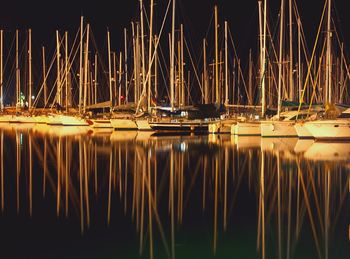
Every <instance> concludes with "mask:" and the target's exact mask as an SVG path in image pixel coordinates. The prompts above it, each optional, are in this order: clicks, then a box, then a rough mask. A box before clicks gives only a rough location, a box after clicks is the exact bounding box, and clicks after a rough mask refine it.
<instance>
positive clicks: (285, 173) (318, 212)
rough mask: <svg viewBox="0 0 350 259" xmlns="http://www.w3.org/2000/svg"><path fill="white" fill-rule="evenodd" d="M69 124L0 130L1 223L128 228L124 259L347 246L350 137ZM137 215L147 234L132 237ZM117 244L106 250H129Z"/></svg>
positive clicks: (336, 251)
mask: <svg viewBox="0 0 350 259" xmlns="http://www.w3.org/2000/svg"><path fill="white" fill-rule="evenodd" d="M62 129H63V128H62V127H57V128H56V127H48V126H40V125H39V126H31V127H27V128H25V127H23V128H17V127H15V126H13V125H9V124H5V125H1V128H0V138H1V143H0V144H1V145H0V155H1V165H0V181H1V182H0V187H1V211H2V216H1V217H0V222H1V221H2V220H5V219H6V217H8V218H10V219H11V222H16V220H18V217H19V216H23V214H24V215H27V216H28V217H26V216H25V218H26V219H27V220H30V218H32V219H35V218H36V217H38V216H39V215H38V214H40V213H42V211H43V210H50V211H54V214H47V215H48V216H47V217H49V218H50V221H51V222H55V221H53V219H54V218H55V217H57V219H56V222H57V224H62V222H61V221H62V218H64V219H65V220H66V221H68V220H70V219H76V220H77V221H78V222H79V224H80V227H78V226H77V225H79V224H73V227H72V228H71V229H69V231H68V230H66V231H67V232H66V233H65V235H66V237H65V238H67V239H69V238H70V237H69V236H70V234H72V233H74V232H75V231H76V230H77V229H78V230H79V232H80V233H81V235H82V237H81V238H83V237H85V236H91V235H93V234H91V233H94V232H93V229H95V228H98V229H99V231H102V229H103V227H101V223H103V224H102V225H104V226H107V229H112V228H113V224H114V222H119V223H121V224H122V225H125V226H124V228H122V229H119V231H116V233H115V232H112V231H111V233H107V234H106V235H113V237H114V235H120V238H122V239H124V238H125V239H127V241H128V243H129V245H128V247H126V248H124V249H125V250H127V251H124V252H123V254H122V256H125V257H128V255H131V254H133V252H134V251H136V250H137V251H138V253H139V257H147V258H163V257H168V258H177V257H179V258H181V257H185V256H190V255H191V256H192V257H201V258H202V257H214V256H217V257H218V258H221V257H230V258H232V257H234V256H236V257H239V258H241V257H244V258H248V257H249V258H275V257H276V258H300V257H307V258H313V257H316V258H336V256H338V258H341V257H342V256H344V255H346V254H347V253H348V252H349V246H348V238H349V237H348V235H349V222H348V221H346V220H347V219H346V217H347V215H348V213H349V207H348V204H349V190H350V179H349V165H348V160H349V157H350V143H318V142H316V143H314V142H313V141H312V142H310V141H309V140H308V141H305V142H304V141H301V140H298V139H261V138H256V137H254V138H246V137H231V136H225V135H222V136H218V135H209V136H207V135H203V136H192V135H188V136H154V135H152V133H149V132H135V131H134V132H116V131H113V132H110V131H103V132H99V131H96V130H93V131H92V130H90V129H88V128H83V129H80V128H75V127H66V128H64V130H62ZM14 185H15V187H14V188H12V186H14ZM12 190H15V194H14V193H13V191H12ZM14 197H15V201H14ZM23 197H25V200H22V199H24V198H23ZM48 202H49V204H51V207H50V206H49V207H47V208H46V207H45V208H43V206H47V204H48ZM13 204H16V209H15V211H16V212H17V216H15V215H13V214H11V213H10V212H11V210H12V209H13V208H12V207H13ZM43 204H46V205H43ZM52 204H54V207H52ZM25 208H27V209H28V210H27V211H26V209H25ZM36 210H37V211H38V212H36ZM27 213H28V214H27ZM55 215H56V216H55ZM78 222H77V223H78ZM128 222H132V229H134V230H136V231H137V235H135V236H131V237H130V233H132V231H131V230H132V229H129V228H128V227H127V225H128ZM41 224H42V223H37V225H36V227H37V228H39V229H40V227H41ZM52 224H55V223H52ZM97 226H99V227H97ZM52 229H56V228H54V226H52ZM56 231H58V230H57V229H56ZM95 231H96V230H95ZM104 231H106V230H104ZM6 234H8V233H7V232H6V231H5V232H3V233H2V234H1V235H2V237H5V236H6ZM18 234H20V233H18ZM50 235H52V236H55V235H56V233H55V231H52V232H50ZM136 237H137V240H136V239H135V238H136ZM42 238H45V239H50V238H51V236H45V237H42ZM117 239H118V238H117ZM92 240H93V241H89V242H93V243H95V242H97V241H96V239H92ZM118 240H119V239H118ZM26 242H30V241H28V240H27V241H26ZM87 242H88V241H87ZM130 244H131V245H130ZM20 245H21V244H20ZM115 245H117V244H116V243H114V244H111V245H110V246H111V247H109V248H108V249H110V251H113V252H111V253H112V254H113V255H115V256H117V255H121V254H120V253H121V252H120V251H119V250H114V249H113V247H114V246H115ZM32 246H34V243H33V244H32ZM101 246H102V245H101ZM305 247H307V248H308V249H305ZM136 248H137V249H136ZM62 249H67V250H66V251H68V249H71V248H68V247H66V248H64V247H63V248H62ZM77 249H79V248H77ZM106 249H107V248H106ZM145 250H147V252H146V251H145ZM118 251H119V252H118ZM20 252H21V251H18V253H20ZM99 252H100V250H99ZM34 253H40V252H39V251H37V250H36V251H34ZM339 256H340V257H339ZM129 257H130V256H129Z"/></svg>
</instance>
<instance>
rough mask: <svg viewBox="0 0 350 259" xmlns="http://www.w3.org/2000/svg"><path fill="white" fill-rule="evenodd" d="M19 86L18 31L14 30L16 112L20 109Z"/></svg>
mask: <svg viewBox="0 0 350 259" xmlns="http://www.w3.org/2000/svg"><path fill="white" fill-rule="evenodd" d="M20 91H21V89H20V84H19V60H18V30H16V110H17V108H19V107H21V96H20Z"/></svg>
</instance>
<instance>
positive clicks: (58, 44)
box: [56, 30, 61, 105]
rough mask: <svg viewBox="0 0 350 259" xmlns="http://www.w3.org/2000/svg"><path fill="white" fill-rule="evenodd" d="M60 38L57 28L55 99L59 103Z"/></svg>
mask: <svg viewBox="0 0 350 259" xmlns="http://www.w3.org/2000/svg"><path fill="white" fill-rule="evenodd" d="M60 56H61V54H60V39H59V35H58V30H56V59H57V94H56V100H57V103H58V104H59V105H61V67H60Z"/></svg>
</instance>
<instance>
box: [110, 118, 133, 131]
mask: <svg viewBox="0 0 350 259" xmlns="http://www.w3.org/2000/svg"><path fill="white" fill-rule="evenodd" d="M111 125H112V127H113V128H114V129H115V130H137V125H136V123H135V121H134V120H132V119H119V118H118V119H111Z"/></svg>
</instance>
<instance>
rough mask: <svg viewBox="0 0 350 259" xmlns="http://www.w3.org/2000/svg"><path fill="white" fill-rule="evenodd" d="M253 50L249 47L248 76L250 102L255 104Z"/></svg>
mask: <svg viewBox="0 0 350 259" xmlns="http://www.w3.org/2000/svg"><path fill="white" fill-rule="evenodd" d="M252 63H253V62H252V50H251V49H249V78H248V93H249V96H248V104H249V105H253V89H252V88H253V64H252Z"/></svg>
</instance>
